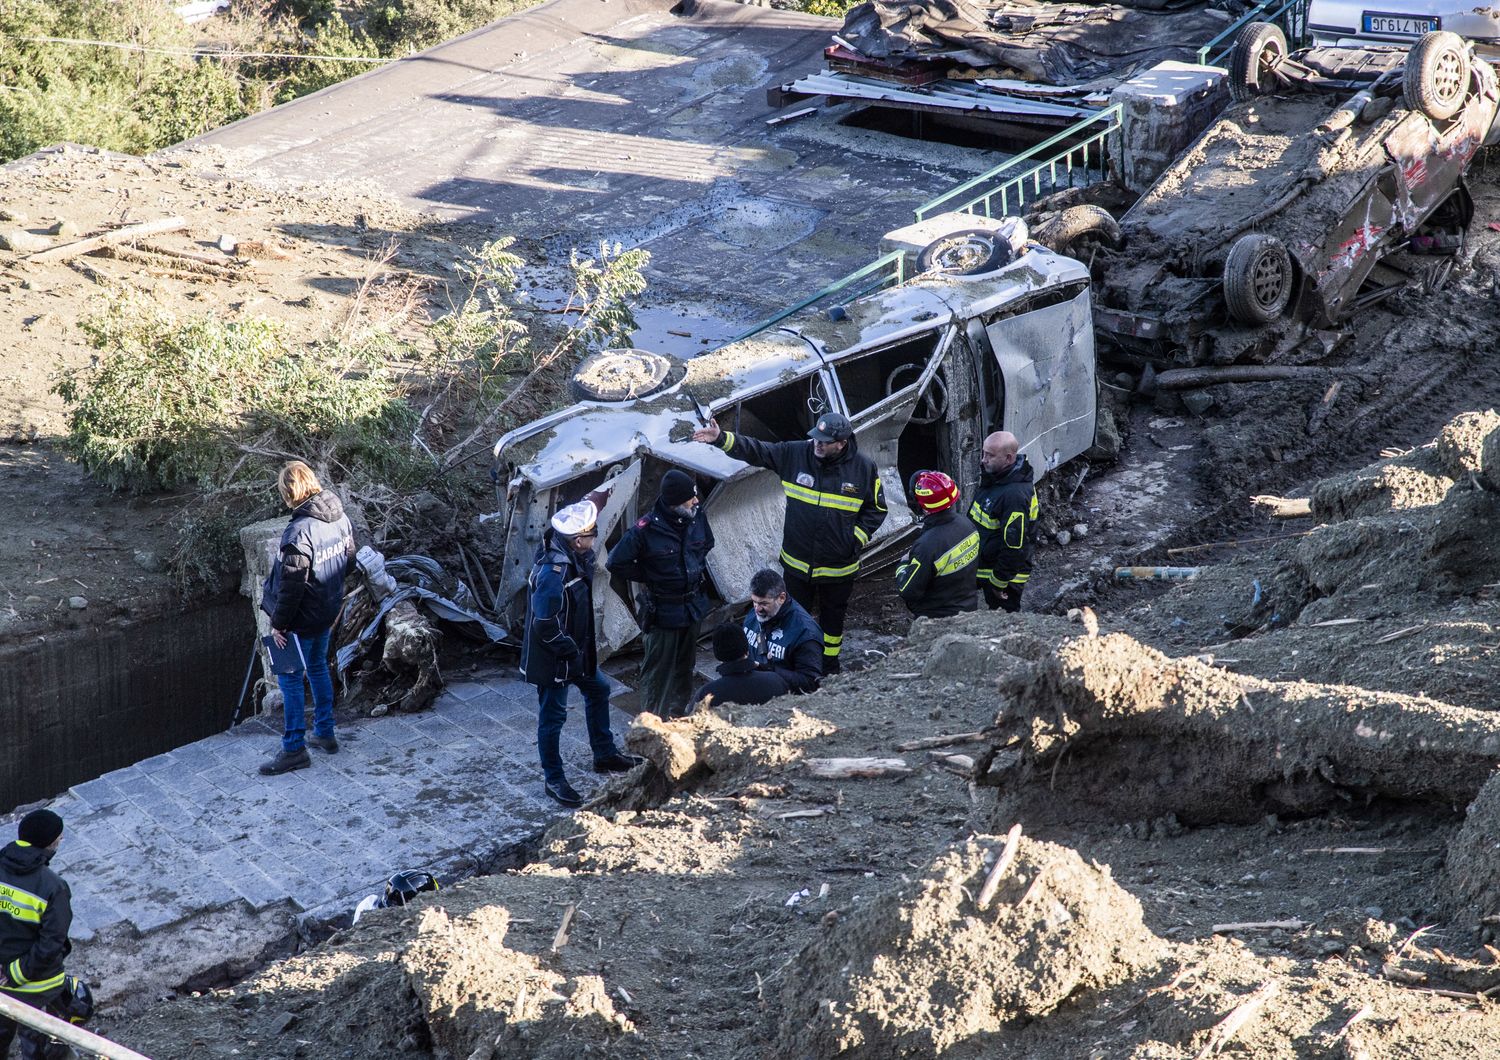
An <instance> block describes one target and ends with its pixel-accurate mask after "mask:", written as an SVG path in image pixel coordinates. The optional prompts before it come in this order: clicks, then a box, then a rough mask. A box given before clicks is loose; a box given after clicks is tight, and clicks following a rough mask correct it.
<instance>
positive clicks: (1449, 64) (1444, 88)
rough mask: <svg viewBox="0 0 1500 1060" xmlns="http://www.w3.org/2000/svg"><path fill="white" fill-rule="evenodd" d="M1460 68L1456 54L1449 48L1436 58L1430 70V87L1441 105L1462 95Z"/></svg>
mask: <svg viewBox="0 0 1500 1060" xmlns="http://www.w3.org/2000/svg"><path fill="white" fill-rule="evenodd" d="M1462 66H1463V62H1462V60H1461V58H1460V56H1459V54H1458V52H1456V51H1454V50H1453V49H1451V48H1450V49H1448V50H1447V51H1445V52H1443V53H1442V54H1441V55H1439V56H1438V60H1437V62H1436V63H1435V64H1434V66H1433V70H1432V85H1433V88H1434V89H1436V90H1437V97H1438V99H1439V100H1441V101H1442V102H1443V103H1452V102H1453V101H1454V100H1456V99H1458V98H1459V96H1460V95H1461V94H1462V93H1463V87H1464V86H1463V81H1462V80H1461V78H1460V76H1459V75H1460V73H1461V72H1462Z"/></svg>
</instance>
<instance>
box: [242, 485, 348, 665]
mask: <svg viewBox="0 0 1500 1060" xmlns="http://www.w3.org/2000/svg"><path fill="white" fill-rule="evenodd" d="M353 563H354V528H353V527H351V526H350V525H349V517H348V516H346V515H345V514H344V505H343V503H342V502H340V501H339V499H338V497H337V495H335V494H333V493H330V492H329V491H328V490H324V491H322V492H321V493H314V494H313V495H312V496H311V497H309V498H307V500H305V501H303V502H302V503H301V504H300V505H298V506H297V507H296V508H295V509H293V510H292V519H291V522H289V523H287V525H286V530H285V531H283V532H282V535H281V551H280V554H279V555H278V557H277V560H276V565H275V566H274V567H272V568H271V573H270V575H269V576H268V577H267V578H266V583H265V587H264V590H263V592H262V593H261V599H260V609H261V610H262V611H264V612H265V613H266V614H268V615H270V616H271V628H272V629H279V630H282V631H288V630H289V631H291V632H293V633H297V634H300V635H302V636H305V637H313V636H317V635H318V634H319V633H322V632H323V631H324V630H325V629H332V628H333V623H334V620H335V619H336V618H338V617H339V608H341V607H342V606H343V605H344V575H346V574H347V573H348V572H349V568H350V566H351V565H353Z"/></svg>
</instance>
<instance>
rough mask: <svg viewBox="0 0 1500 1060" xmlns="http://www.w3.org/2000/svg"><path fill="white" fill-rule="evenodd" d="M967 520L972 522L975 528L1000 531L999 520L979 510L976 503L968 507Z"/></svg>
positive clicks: (981, 509)
mask: <svg viewBox="0 0 1500 1060" xmlns="http://www.w3.org/2000/svg"><path fill="white" fill-rule="evenodd" d="M969 518H970V519H972V520H973V521H974V525H975V526H982V527H984V529H986V530H999V529H1000V520H999V519H996V518H995V517H994V516H992V515H990V513H989V512H987V511H985V510H984V509H983V508H981V507H980V506H979V502H978V501H975V502H974V503H973V504H971V505H969Z"/></svg>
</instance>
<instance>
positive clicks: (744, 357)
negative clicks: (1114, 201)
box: [494, 244, 1088, 489]
mask: <svg viewBox="0 0 1500 1060" xmlns="http://www.w3.org/2000/svg"><path fill="white" fill-rule="evenodd" d="M1087 280H1088V271H1087V270H1086V269H1085V268H1084V267H1083V266H1082V265H1080V264H1079V263H1078V262H1076V261H1074V260H1072V259H1071V258H1064V257H1060V256H1058V255H1056V254H1052V253H1050V252H1048V251H1046V250H1044V249H1042V248H1040V247H1038V246H1036V245H1034V244H1033V245H1031V246H1030V247H1028V250H1027V252H1026V253H1025V254H1022V255H1021V256H1020V257H1018V258H1017V259H1016V260H1015V261H1013V262H1011V263H1010V264H1008V265H1006V266H1004V267H1003V268H1001V269H999V270H996V271H995V272H992V273H987V274H985V275H982V276H972V277H961V276H935V275H924V276H918V277H916V278H915V279H913V280H910V281H908V282H906V283H905V284H902V285H901V286H899V287H892V288H889V289H887V290H884V291H878V292H875V293H873V294H870V295H866V296H864V297H862V298H859V299H856V300H855V301H853V302H850V303H849V304H848V305H846V306H844V307H843V309H844V313H843V314H842V316H841V318H840V319H838V320H834V319H830V316H829V314H828V313H826V312H824V311H822V310H818V309H804V310H802V311H801V312H799V313H797V314H794V315H793V316H791V317H788V318H787V320H786V321H784V322H783V323H782V324H781V326H780V327H778V328H776V329H774V330H767V331H762V332H758V333H756V334H754V335H751V336H749V337H747V338H744V339H740V340H738V341H736V342H732V343H729V344H727V345H725V346H721V347H719V348H718V349H715V350H710V351H708V352H706V353H703V354H701V355H699V356H698V357H695V358H693V359H692V360H691V361H689V362H688V370H687V375H686V376H685V377H684V378H683V380H682V381H681V382H680V383H678V384H677V385H675V386H672V387H669V388H667V389H666V390H664V391H662V392H661V393H658V394H653V395H651V396H649V397H644V398H637V399H635V400H632V401H626V402H603V401H584V402H579V403H578V404H576V405H573V406H571V407H569V408H566V409H563V410H561V411H559V412H554V413H552V414H551V415H549V416H545V417H543V418H542V419H539V420H535V421H533V422H532V423H529V424H526V425H525V426H522V427H518V428H516V429H515V430H513V431H511V432H509V433H508V434H506V435H505V436H504V437H502V438H501V439H500V440H499V441H498V442H496V443H495V449H494V455H495V460H496V463H497V464H499V463H502V462H503V463H506V464H510V465H513V466H514V468H515V473H516V474H519V475H521V476H523V477H524V478H526V479H528V480H530V481H531V482H532V484H533V485H535V486H536V487H538V488H541V489H547V488H550V487H553V486H556V485H559V484H561V483H563V482H566V481H568V480H569V479H572V478H576V477H577V476H579V475H583V474H587V473H588V472H590V471H592V470H595V469H597V468H600V467H607V466H609V465H611V464H615V463H618V462H621V461H627V460H630V459H632V458H634V457H635V456H636V455H638V454H640V453H643V452H645V453H651V454H654V455H656V456H659V457H661V458H662V459H665V460H669V461H671V462H673V463H676V464H680V465H683V466H685V467H690V468H692V469H694V470H696V471H699V472H701V473H703V474H706V475H709V476H712V477H714V478H720V479H727V478H731V477H733V476H734V475H736V474H738V473H741V472H743V471H745V466H744V465H743V464H741V463H740V462H739V461H737V460H732V459H730V458H729V457H728V456H726V455H724V453H723V452H722V451H721V450H719V449H718V448H716V447H714V446H710V445H682V444H679V443H681V442H684V441H687V440H688V439H689V438H690V437H691V435H692V432H693V429H694V428H695V427H697V426H698V425H699V422H700V421H699V417H698V413H697V403H698V402H701V403H702V404H704V405H706V406H708V407H709V408H710V409H711V410H713V411H715V412H717V411H718V410H720V409H722V408H724V407H726V406H729V405H732V404H734V403H735V402H736V401H739V400H743V399H745V398H748V397H751V396H754V395H755V394H759V393H763V392H765V391H767V390H770V389H774V388H775V387H776V386H777V385H779V384H785V383H788V382H791V381H793V380H795V379H799V378H804V377H807V376H809V375H811V374H813V373H814V372H815V371H816V370H817V369H818V367H819V366H820V365H821V364H822V363H823V360H824V357H826V358H827V360H829V361H833V362H837V361H838V360H841V359H843V358H845V357H848V356H852V355H854V354H856V353H858V352H860V351H862V350H866V349H870V348H872V347H877V346H882V345H889V344H890V343H893V342H899V341H901V340H902V339H903V338H906V337H908V336H911V335H916V334H920V333H922V332H924V331H931V330H933V329H935V328H937V327H939V326H942V325H943V324H945V323H948V322H950V321H953V320H954V319H955V318H967V317H971V316H976V315H980V314H984V313H987V312H990V311H992V310H994V309H996V308H999V307H1001V306H1004V305H1006V304H1009V303H1012V302H1015V301H1017V300H1019V299H1023V298H1025V297H1026V296H1027V295H1029V294H1030V293H1032V292H1034V291H1039V290H1043V289H1046V288H1050V287H1053V286H1056V285H1057V284H1059V283H1069V282H1087ZM819 348H821V350H822V351H823V355H822V356H820V354H819Z"/></svg>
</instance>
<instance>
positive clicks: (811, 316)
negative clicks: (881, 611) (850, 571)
mask: <svg viewBox="0 0 1500 1060" xmlns="http://www.w3.org/2000/svg"><path fill="white" fill-rule="evenodd" d="M885 246H886V248H887V250H889V251H892V252H895V253H899V255H900V257H899V262H900V264H901V265H902V270H901V272H900V273H898V276H912V277H913V278H911V279H907V280H905V281H904V282H899V283H897V284H896V285H895V286H891V287H887V288H886V289H883V290H879V291H876V292H874V293H869V294H865V295H863V296H861V297H857V298H855V299H853V300H852V301H849V302H847V303H845V304H843V305H837V306H834V307H832V308H829V309H827V310H820V309H813V308H807V309H803V310H801V311H799V312H797V313H795V314H792V315H790V316H788V317H786V318H785V319H783V320H782V321H780V322H779V324H778V325H777V326H774V327H769V328H765V329H762V330H760V331H758V332H755V333H753V334H750V335H748V336H746V337H744V338H741V339H738V340H736V341H734V342H731V343H729V344H727V345H725V346H723V347H720V348H719V349H715V350H712V351H709V352H706V353H704V354H701V355H699V356H698V357H695V358H693V359H692V360H688V361H678V360H673V359H670V358H666V357H663V356H661V355H658V354H652V353H648V352H643V351H638V350H617V351H604V352H602V353H600V354H596V355H594V356H593V357H591V358H589V359H588V360H587V361H585V362H584V363H583V364H582V365H581V366H580V367H579V370H578V372H577V373H576V374H575V376H574V380H573V385H574V389H575V392H576V393H577V394H578V395H579V396H580V397H582V398H584V400H581V401H579V403H577V404H575V405H573V406H572V407H570V408H567V409H564V410H562V411H560V412H556V413H553V414H552V415H549V416H546V417H544V418H542V419H540V420H537V421H535V422H534V423H531V424H528V425H526V426H524V427H521V428H518V429H517V430H514V431H512V432H510V433H509V434H507V435H505V436H504V437H503V438H501V439H500V440H499V441H498V442H497V443H496V444H495V447H494V471H495V474H496V476H497V482H498V483H499V484H500V487H501V490H502V505H503V509H502V513H501V514H502V516H503V519H504V527H505V529H504V534H505V541H504V559H503V570H502V571H501V572H500V575H499V588H498V596H499V600H500V601H501V604H502V606H503V607H504V608H505V609H506V615H507V617H508V618H510V619H511V620H512V621H511V628H513V629H520V628H522V623H521V621H520V619H521V617H522V615H524V612H525V608H526V591H525V590H526V579H527V576H528V574H529V573H530V570H531V565H532V562H533V556H534V554H535V552H536V548H537V546H538V544H539V543H540V542H541V540H542V536H543V533H544V532H545V530H546V528H547V525H548V520H549V518H550V517H551V515H552V513H553V512H554V511H556V510H557V509H558V508H559V507H561V506H563V505H565V504H568V503H571V502H572V501H574V500H577V499H578V498H580V497H582V496H585V495H588V494H590V493H593V492H595V491H600V490H607V491H608V500H607V501H605V503H604V504H603V505H602V509H601V514H600V519H599V533H600V538H599V548H600V550H601V551H605V550H607V549H608V548H610V547H612V546H613V545H614V544H615V542H616V541H618V540H619V537H620V535H621V534H622V533H623V531H624V529H626V528H627V527H629V526H630V525H631V523H632V522H633V521H634V520H635V519H636V518H637V517H638V516H639V515H641V514H642V513H644V512H646V511H648V510H649V509H650V507H651V505H652V503H653V502H654V500H655V498H656V494H657V491H658V486H659V483H660V481H661V477H662V476H663V475H664V474H665V473H666V472H667V471H668V470H670V469H672V468H679V469H681V470H683V471H685V472H687V473H689V474H691V475H693V476H694V478H695V479H696V480H697V482H698V487H699V494H700V496H702V497H704V504H705V510H706V511H707V512H708V515H709V518H710V519H711V520H712V521H713V525H714V528H715V534H716V537H717V545H716V547H715V548H714V550H713V552H712V553H710V554H709V557H708V574H709V578H710V580H711V584H710V585H709V586H707V589H708V592H709V595H710V596H711V597H712V598H713V599H714V600H715V601H716V602H717V603H718V604H720V605H725V606H727V605H732V604H736V603H739V602H742V601H744V600H746V599H748V585H749V580H750V576H751V575H752V574H753V573H754V572H755V571H756V570H758V569H760V568H761V567H765V566H768V565H772V564H774V562H775V559H776V556H777V554H778V551H779V545H780V540H781V522H782V518H783V513H784V511H785V504H786V498H785V494H784V493H783V491H782V488H781V483H780V482H779V481H778V480H777V478H776V476H775V475H773V474H771V473H770V472H767V471H763V470H759V469H756V468H752V467H749V466H748V465H746V464H743V463H740V462H739V461H737V460H733V459H731V458H730V457H729V456H727V455H726V454H725V453H724V452H723V451H722V450H720V449H718V448H717V447H715V446H711V445H707V444H703V443H698V442H693V441H691V440H690V439H691V436H692V432H693V430H694V428H696V427H697V426H699V425H700V424H702V423H704V422H705V421H706V420H707V418H708V417H710V416H714V417H717V418H718V420H719V422H720V423H721V424H723V425H724V426H725V427H726V428H728V429H731V430H733V431H736V432H738V433H743V434H748V435H751V436H753V437H757V438H765V439H792V438H802V437H804V436H805V435H806V433H807V430H808V428H809V427H810V426H811V425H812V423H813V421H814V420H815V419H816V418H817V416H818V415H819V414H820V413H821V412H824V411H836V412H841V413H843V414H845V415H847V416H848V417H849V418H850V420H851V421H852V422H853V424H854V427H855V441H856V444H857V445H858V447H859V449H860V451H861V452H864V453H865V454H867V455H869V456H870V457H872V458H873V459H874V461H875V464H876V466H877V467H878V468H879V471H880V476H881V481H882V484H883V488H884V493H885V497H886V503H887V505H888V507H889V509H890V515H889V517H888V518H887V519H886V520H885V523H884V525H883V526H881V528H880V530H879V531H878V532H877V533H876V534H875V536H874V537H873V538H872V539H871V541H870V542H869V544H868V546H867V547H866V550H865V553H864V555H865V561H866V565H865V569H866V570H869V569H871V567H872V566H878V563H873V564H872V562H871V560H872V559H878V557H880V556H881V555H882V554H885V555H889V554H890V553H892V552H893V551H894V549H895V547H896V546H897V545H898V544H899V543H900V542H902V541H903V540H904V539H905V538H906V537H907V536H908V534H909V531H910V530H911V529H912V527H913V525H914V519H913V516H912V514H911V512H910V510H909V508H908V506H907V501H906V490H905V483H906V482H907V481H908V478H909V476H910V475H911V474H912V473H913V472H915V471H917V470H919V469H922V468H929V467H935V468H942V469H945V470H947V471H949V472H950V473H951V474H952V475H953V476H954V477H955V478H956V479H958V481H959V482H960V485H961V486H962V487H963V488H965V489H972V488H973V487H974V485H975V482H976V481H977V479H978V473H979V469H978V453H979V449H980V447H981V445H982V443H983V441H984V437H985V435H986V434H987V433H988V432H989V431H992V430H998V429H1001V428H1002V427H1003V428H1004V429H1006V430H1009V431H1011V432H1013V433H1014V434H1015V435H1016V437H1017V438H1018V439H1019V440H1020V441H1021V446H1022V448H1021V451H1022V452H1023V453H1025V454H1026V455H1027V456H1028V457H1029V458H1030V460H1031V463H1032V466H1033V467H1035V468H1036V469H1037V471H1038V474H1039V475H1040V474H1045V473H1046V472H1047V471H1049V470H1051V469H1054V468H1056V467H1057V466H1058V465H1060V464H1062V463H1064V462H1065V461H1067V460H1070V459H1072V458H1074V457H1076V456H1078V455H1080V454H1081V453H1083V452H1084V451H1085V450H1086V449H1088V448H1089V447H1090V446H1091V445H1092V444H1093V440H1094V419H1095V409H1096V397H1097V394H1096V384H1095V374H1094V340H1093V328H1092V323H1091V296H1090V291H1089V276H1088V272H1087V270H1085V269H1084V268H1083V266H1081V265H1080V264H1078V263H1077V262H1076V261H1073V260H1071V259H1069V258H1064V257H1061V256H1059V255H1056V254H1053V253H1051V252H1049V251H1047V250H1046V249H1045V248H1043V247H1041V246H1040V245H1038V244H1036V243H1032V242H1029V241H1028V240H1027V238H1026V230H1025V225H1024V224H1023V223H1022V222H1021V221H1019V220H1017V219H1014V218H1007V219H1003V220H999V221H995V220H990V219H987V218H978V217H971V216H969V215H966V214H945V215H942V216H940V217H936V218H931V219H929V220H927V221H924V222H920V223H918V224H915V225H911V226H909V227H907V228H904V229H900V230H898V231H896V232H892V233H890V234H889V235H888V236H887V237H886V243H885ZM913 274H915V275H913ZM595 578H596V581H595V585H594V599H595V602H596V607H597V608H598V612H599V613H598V615H597V621H598V631H599V645H600V649H601V652H602V653H603V654H608V653H610V652H614V651H618V650H619V649H620V648H622V647H624V646H626V645H627V644H629V643H630V642H631V641H632V640H633V639H634V638H635V637H636V636H637V635H638V634H639V632H640V627H639V625H638V624H637V622H636V618H635V613H634V610H633V604H632V602H631V601H632V598H633V594H632V593H631V592H630V587H629V586H628V585H626V584H623V583H620V582H618V580H616V579H612V578H611V576H610V575H609V574H608V573H607V572H606V571H605V570H604V568H603V565H602V564H601V565H600V567H599V569H598V571H597V573H596V575H595Z"/></svg>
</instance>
